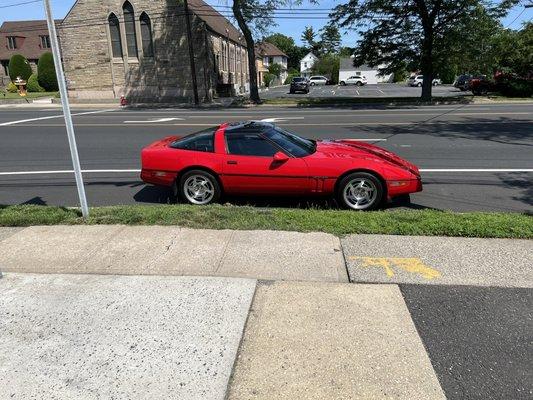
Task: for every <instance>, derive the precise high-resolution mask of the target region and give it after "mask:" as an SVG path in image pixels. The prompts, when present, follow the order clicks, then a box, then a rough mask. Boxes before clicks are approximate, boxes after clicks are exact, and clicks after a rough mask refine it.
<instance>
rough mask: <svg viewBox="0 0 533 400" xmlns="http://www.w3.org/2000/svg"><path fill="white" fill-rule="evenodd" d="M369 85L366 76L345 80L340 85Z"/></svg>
mask: <svg viewBox="0 0 533 400" xmlns="http://www.w3.org/2000/svg"><path fill="white" fill-rule="evenodd" d="M367 83H368V81H367V79H366V76H361V75H353V76H350V77H348V78H346V79H343V80H342V81H340V82H339V85H341V86H346V85H356V86H363V85H366V84H367Z"/></svg>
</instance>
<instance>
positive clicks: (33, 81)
mask: <svg viewBox="0 0 533 400" xmlns="http://www.w3.org/2000/svg"><path fill="white" fill-rule="evenodd" d="M26 90H27V91H28V92H44V91H45V90H44V88H43V87H42V86H41V85H39V81H38V80H37V75H35V74H31V76H30V78H29V79H28V83H27V84H26Z"/></svg>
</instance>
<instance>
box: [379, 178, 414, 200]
mask: <svg viewBox="0 0 533 400" xmlns="http://www.w3.org/2000/svg"><path fill="white" fill-rule="evenodd" d="M421 191H422V179H421V178H416V179H409V180H391V181H387V195H388V197H395V196H401V195H403V194H409V193H416V192H421Z"/></svg>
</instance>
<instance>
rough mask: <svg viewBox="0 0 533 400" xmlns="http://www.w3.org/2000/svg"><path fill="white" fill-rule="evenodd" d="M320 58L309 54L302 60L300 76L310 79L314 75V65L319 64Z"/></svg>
mask: <svg viewBox="0 0 533 400" xmlns="http://www.w3.org/2000/svg"><path fill="white" fill-rule="evenodd" d="M317 60H318V57H317V56H315V55H314V54H313V53H312V52H309V53H307V55H306V56H305V57H304V58H302V59H301V60H300V76H304V77H306V78H309V77H310V76H311V75H312V71H311V69H312V68H313V65H315V63H316V62H317Z"/></svg>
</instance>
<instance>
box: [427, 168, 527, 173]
mask: <svg viewBox="0 0 533 400" xmlns="http://www.w3.org/2000/svg"><path fill="white" fill-rule="evenodd" d="M420 172H533V169H527V168H526V169H515V168H502V169H481V168H450V169H443V168H421V169H420Z"/></svg>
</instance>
